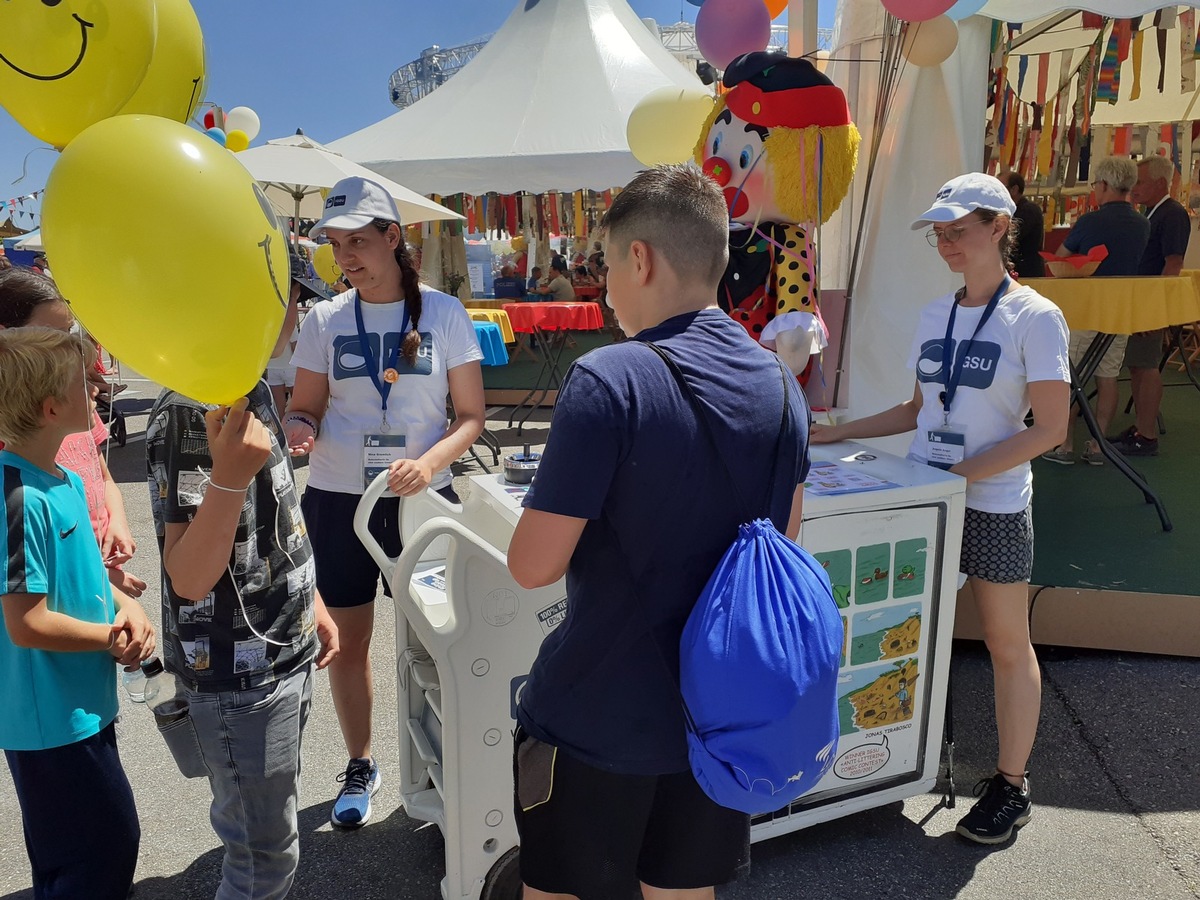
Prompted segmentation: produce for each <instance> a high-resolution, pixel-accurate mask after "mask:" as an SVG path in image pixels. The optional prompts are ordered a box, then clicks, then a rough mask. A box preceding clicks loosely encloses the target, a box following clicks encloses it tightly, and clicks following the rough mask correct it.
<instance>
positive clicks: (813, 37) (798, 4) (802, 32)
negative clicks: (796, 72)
mask: <svg viewBox="0 0 1200 900" xmlns="http://www.w3.org/2000/svg"><path fill="white" fill-rule="evenodd" d="M819 6H820V0H788V56H808V55H810V54H813V53H816V52H817V21H818V15H817V13H818V7H819Z"/></svg>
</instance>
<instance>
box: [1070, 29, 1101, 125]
mask: <svg viewBox="0 0 1200 900" xmlns="http://www.w3.org/2000/svg"><path fill="white" fill-rule="evenodd" d="M1097 50H1098V48H1096V47H1095V46H1092V47H1091V48H1089V49H1088V53H1087V56H1086V57H1084V60H1083V68H1082V69H1080V71H1079V78H1080V84H1082V85H1083V90H1082V91H1080V93H1079V99H1078V101H1077V104H1076V110H1075V118H1076V119H1077V120H1078V121H1079V123H1080V125H1081V127H1082V128H1083V131H1084V132H1085V133H1086V132H1088V131H1090V130H1091V128H1092V104H1093V102H1094V100H1095V90H1096V79H1095V75H1096V52H1097ZM1079 107H1082V108H1079Z"/></svg>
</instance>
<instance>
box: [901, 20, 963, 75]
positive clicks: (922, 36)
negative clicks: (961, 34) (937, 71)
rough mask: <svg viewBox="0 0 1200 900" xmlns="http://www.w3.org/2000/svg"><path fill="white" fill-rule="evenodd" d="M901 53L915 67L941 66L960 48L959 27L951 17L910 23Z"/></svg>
mask: <svg viewBox="0 0 1200 900" xmlns="http://www.w3.org/2000/svg"><path fill="white" fill-rule="evenodd" d="M906 28H907V31H906V33H905V35H904V43H903V44H902V45H901V46H900V52H901V54H903V56H904V58H905V59H907V60H908V61H909V62H910V63H912V64H913V65H914V66H920V67H922V68H924V67H926V66H940V65H941V64H942V63H944V62H945V61H946V60H948V59H949V58H950V54H952V53H953V52H954V50H955V48H956V47H958V26H957V25H955V24H954V20H953V19H951V18H950V17H949V16H938V17H937V18H935V19H929V20H927V21H924V22H909V23H908V25H907V26H906Z"/></svg>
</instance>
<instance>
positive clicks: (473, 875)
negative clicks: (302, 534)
mask: <svg viewBox="0 0 1200 900" xmlns="http://www.w3.org/2000/svg"><path fill="white" fill-rule="evenodd" d="M480 481H487V482H490V483H491V484H492V485H493V486H494V487H495V489H496V492H497V494H498V495H499V496H498V498H497V504H496V505H494V504H492V503H488V502H486V501H485V498H486V497H487V491H486V490H484V489H483V487H482V486H481V485H480V484H479V482H480ZM501 482H502V477H501V476H499V475H494V476H480V477H479V478H478V479H476V481H475V483H473V484H472V489H471V495H470V496H469V497H468V499H467V500H466V501H465V502H464V503H462V504H451V503H448V502H446V500H444V499H443V498H442V497H441V496H439V495H438V494H436V493H434V492H432V491H427V492H425V494H422V495H420V496H418V497H414V498H410V499H408V500H405V501H404V502H403V503H402V504H401V507H402V509H401V516H400V518H401V525H400V531H401V536H402V539H403V541H404V552H403V553H401V555H400V557H399V558H398V559H390V558H388V557H387V555H386V554H385V553H384V552H383V549H382V548H381V547H380V546H379V544H378V542H376V541H375V540H374V539H373V538H372V537H371V535H370V533H369V532H368V531H367V520H368V518H369V516H370V512H371V508H372V507H373V506H374V504H375V501H376V500H378V499H379V497H381V496H382V495H383V494H384V492H385V491H386V489H387V484H386V473H385V474H384V475H382V476H380V478H377V479H376V480H375V482H374V483H373V484H372V485H371V487H370V489H369V490H368V491H367V492H366V493H365V494H364V495H363V499H362V501H361V502H360V504H359V507H358V512H357V514H356V515H355V520H354V530H355V532H356V533H357V534H358V536H359V538H360V539H361V540H362V541H363V543H364V545H365V546H366V547H367V549H368V550H369V551H370V552H371V555H372V557H373V558H374V559H375V561H376V562H377V563H378V564H379V566H380V568H381V569H382V570H383V572H384V574H385V575H386V576H387V577H388V580H389V583H390V585H391V590H392V596H393V598H394V602H395V604H396V655H397V678H396V683H397V709H398V716H399V723H398V724H399V732H400V733H399V738H400V740H399V744H400V768H401V778H402V783H401V786H400V797H401V801H402V803H403V804H404V810H405V812H406V813H407V814H408V815H409V816H410V817H411V818H414V819H418V820H421V821H424V822H432V823H434V824H436V825H437V826H438V828H440V829H441V832H442V835H443V837H444V838H445V842H446V877H445V878H443V879H442V884H441V889H442V897H443V898H446V900H451V898H453V900H459V898H470V900H518V898H519V897H520V896H521V880H520V873H519V870H518V867H517V852H516V848H517V831H516V826H515V824H514V822H513V779H512V732H513V729H514V727H515V719H516V706H517V701H518V700H519V698H520V689H521V687H522V686H523V684H524V682H525V678H526V676H527V675H528V672H529V667H530V665H531V663H532V662H533V659H534V658H535V656H536V655H537V651H538V647H539V646H540V645H541V642H542V638H543V637H545V635H547V634H549V632H550V631H551V630H552V629H553V628H554V627H555V626H556V625H557V624H558V623H559V622H560V621H561V620H562V617H563V614H564V613H565V610H566V587H565V584H564V582H562V581H559V582H558V583H556V584H554V585H552V586H550V587H545V588H540V589H538V590H535V591H526V590H524V589H523V588H521V587H520V586H519V585H517V583H516V582H515V581H513V579H512V576H511V575H509V573H508V564H507V561H506V559H505V552H506V551H507V549H508V542H509V539H510V537H511V536H512V531H513V528H514V527H515V524H516V520H517V516H518V514H519V501H516V500H514V499H513V498H511V497H509V495H507V494H506V493H505V491H504V487H503V486H502V484H501ZM501 497H502V498H505V499H506V500H507V501H508V504H509V507H510V508H508V509H507V510H506V509H504V507H503V506H502V505H501V504H500V501H499V498H501ZM421 522H423V523H424V524H420V525H419V527H418V523H421Z"/></svg>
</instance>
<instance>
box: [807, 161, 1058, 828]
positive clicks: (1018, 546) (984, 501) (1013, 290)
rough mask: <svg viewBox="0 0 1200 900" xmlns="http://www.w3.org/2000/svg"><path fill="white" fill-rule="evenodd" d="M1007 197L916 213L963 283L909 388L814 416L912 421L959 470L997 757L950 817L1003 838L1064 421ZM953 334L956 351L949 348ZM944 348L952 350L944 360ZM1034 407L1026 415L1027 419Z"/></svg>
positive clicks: (1025, 718)
mask: <svg viewBox="0 0 1200 900" xmlns="http://www.w3.org/2000/svg"><path fill="white" fill-rule="evenodd" d="M1014 212H1015V206H1014V204H1013V202H1012V199H1011V197H1010V196H1009V194H1008V191H1007V189H1006V188H1005V187H1004V186H1003V185H1002V184H1001V183H1000V182H999V180H997V179H995V178H993V177H992V176H990V175H984V174H980V173H971V174H968V175H962V176H959V177H958V178H955V179H954V180H952V181H949V182H947V183H946V185H945V186H944V187H943V188H942V189H941V190H940V191H938V194H937V198H936V200H935V201H934V204H933V206H932V207H931V208H930V209H929V210H927V211H926V212H925V213H924V214H923V215H922V216H921V217H920V218H918V219H917V220H916V221H915V222H914V223H913V228H914V229H917V228H921V227H924V226H926V225H932V226H933V228H932V229H931V230H930V231H929V232H928V234H927V236H928V238H929V242H930V243H931V244H933V245H934V246H935V247H937V250H938V253H940V254H941V257H942V259H943V260H944V261H945V262H946V264H947V265H948V266H949V267H950V270H951V271H953V272H956V273H960V274H961V275H962V276H963V281H964V283H965V286H964V287H963V288H962V289H961V290H959V291H957V292H956V293H954V294H949V295H947V296H945V297H941V298H939V299H937V300H935V301H933V302H932V303H930V304H929V305H928V306H927V307H925V309H924V310H922V312H921V317H920V321H919V323H918V325H917V334H916V337H915V339H914V341H913V347H912V353H911V355H910V358H909V365H910V367H911V368H913V369H914V370H915V371H916V375H917V383H916V389H915V390H914V392H913V397H912V399H911V400H908V401H906V402H904V403H901V404H900V405H898V406H895V407H892V408H891V409H889V410H887V411H886V412H882V413H879V414H878V415H874V416H870V417H868V418H864V419H858V420H855V421H852V422H847V423H845V424H843V425H837V426H833V427H825V428H822V427H814V429H813V433H812V437H811V440H812V441H813V442H814V443H829V442H832V441H839V440H850V439H854V438H868V437H883V436H885V435H891V434H902V433H904V432H907V431H912V430H914V429H916V435H915V437H914V438H913V442H912V446H911V449H910V451H909V457H910V458H911V459H914V460H917V461H919V462H922V463H927V464H929V465H935V466H938V467H940V468H945V469H949V470H950V471H951V472H954V473H956V474H958V475H961V476H963V477H964V478H966V479H967V513H966V521H965V526H964V529H963V543H962V557H961V564H960V569H961V570H962V572H964V573H965V574H966V575H967V577H968V579H969V580H970V582H971V589H972V593H973V594H974V596H975V602H976V605H977V606H978V609H979V616H980V620H981V622H982V624H983V631H984V639H985V641H986V642H987V646H988V651H989V652H990V653H991V657H992V668H993V671H994V676H995V692H996V724H997V731H998V736H999V745H1000V747H999V750H1000V752H999V757H998V760H997V764H996V774H995V775H994V776H993V777H991V778H989V779H985V780H984V781H981V782H980V783H979V786H977V788H976V793H977V794H981V796H980V799H979V801H978V802H977V803H976V804H975V806H974V808H972V810H971V811H970V812H969V813H968V814H967V815H966V816H964V817H963V819H962V820H961V821H959V823H958V827H957V831H958V833H959V834H960V835H962V836H963V837H965V838H968V839H969V840H972V841H976V842H978V843H983V844H998V843H1002V842H1003V841H1005V840H1007V839H1008V837H1009V836H1010V835H1011V834H1012V830H1013V828H1014V827H1016V826H1019V825H1024V824H1025V823H1026V822H1028V821H1029V818H1030V814H1031V811H1032V804H1031V802H1030V799H1029V782H1028V779H1027V778H1026V776H1027V774H1028V773H1027V772H1026V764H1027V763H1028V760H1029V754H1030V752H1031V751H1032V749H1033V741H1034V737H1035V736H1036V733H1037V724H1038V715H1039V711H1040V707H1041V677H1040V673H1039V671H1038V664H1037V657H1036V656H1035V655H1034V651H1033V646H1032V644H1031V643H1030V640H1029V621H1028V618H1027V604H1028V595H1029V579H1030V577H1031V574H1032V569H1033V522H1032V518H1031V514H1030V501H1031V499H1032V496H1033V475H1032V470H1031V468H1030V465H1029V461H1030V460H1031V459H1033V458H1034V457H1035V456H1038V455H1039V454H1040V453H1042V452H1044V451H1046V450H1048V449H1050V448H1053V447H1056V446H1058V444H1059V443H1060V442H1061V441H1062V439H1063V436H1064V435H1065V434H1066V431H1067V423H1068V409H1069V406H1070V377H1071V376H1070V369H1069V365H1068V361H1067V343H1068V339H1067V325H1066V322H1065V320H1064V319H1063V315H1062V313H1061V312H1060V311H1059V309H1058V307H1056V306H1055V305H1054V304H1053V303H1051V302H1050V301H1049V300H1047V299H1046V298H1044V297H1042V296H1040V295H1039V294H1037V293H1036V292H1035V291H1034V290H1033V289H1032V288H1028V287H1022V286H1020V285H1018V284H1017V283H1016V282H1014V281H1013V280H1012V279H1011V278H1010V277H1009V275H1008V272H1007V269H1008V265H1007V260H1008V251H1009V248H1010V247H1011V245H1012V243H1013V228H1012V215H1013V213H1014ZM947 343H949V345H950V348H951V352H950V353H946V350H945V345H946V344H947ZM947 360H950V363H949V364H948V363H947ZM1031 407H1032V410H1033V415H1034V424H1033V425H1032V426H1030V427H1026V425H1025V416H1026V414H1027V413H1028V412H1029V410H1030V408H1031Z"/></svg>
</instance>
